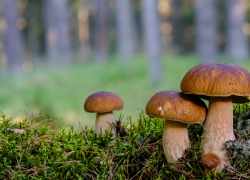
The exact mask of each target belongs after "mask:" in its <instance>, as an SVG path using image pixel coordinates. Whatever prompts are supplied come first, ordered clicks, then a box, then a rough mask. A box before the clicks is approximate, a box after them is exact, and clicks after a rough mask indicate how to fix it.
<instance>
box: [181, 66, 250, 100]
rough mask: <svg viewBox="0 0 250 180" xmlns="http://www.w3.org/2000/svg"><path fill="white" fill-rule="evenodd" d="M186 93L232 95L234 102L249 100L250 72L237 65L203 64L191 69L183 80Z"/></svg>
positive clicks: (183, 90)
mask: <svg viewBox="0 0 250 180" xmlns="http://www.w3.org/2000/svg"><path fill="white" fill-rule="evenodd" d="M181 90H182V92H183V93H185V94H196V95H200V96H203V97H204V98H206V99H209V97H230V98H232V101H233V102H236V103H237V102H238V103H243V102H247V101H249V99H248V97H249V96H250V73H249V72H248V71H247V70H245V69H243V68H241V67H239V66H236V65H228V64H201V65H198V66H195V67H193V68H192V69H191V70H189V71H188V72H187V73H186V75H185V76H184V78H183V79H182V82H181Z"/></svg>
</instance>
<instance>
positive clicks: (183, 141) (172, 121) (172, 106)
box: [146, 91, 206, 163]
mask: <svg viewBox="0 0 250 180" xmlns="http://www.w3.org/2000/svg"><path fill="white" fill-rule="evenodd" d="M146 113H147V114H148V115H149V116H150V117H158V118H162V119H165V129H164V132H163V137H162V141H163V149H164V154H165V157H166V159H167V161H168V162H170V163H175V162H176V161H177V160H178V159H180V158H181V157H183V155H184V153H185V151H186V150H187V149H188V148H189V147H190V140H189V137H188V129H187V124H194V123H202V122H203V121H204V120H205V117H206V105H205V103H204V102H203V101H202V100H200V99H199V98H198V97H196V96H193V95H184V94H181V93H178V92H175V91H161V92H158V93H156V94H155V95H153V96H152V97H151V99H150V100H149V101H148V103H147V105H146Z"/></svg>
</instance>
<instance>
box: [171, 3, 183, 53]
mask: <svg viewBox="0 0 250 180" xmlns="http://www.w3.org/2000/svg"><path fill="white" fill-rule="evenodd" d="M181 3H182V0H171V5H172V24H173V47H174V49H175V50H176V51H177V52H181V51H182V42H183V41H182V40H183V38H184V37H183V34H184V32H183V25H182V22H181V18H182V17H181V5H182V4H181Z"/></svg>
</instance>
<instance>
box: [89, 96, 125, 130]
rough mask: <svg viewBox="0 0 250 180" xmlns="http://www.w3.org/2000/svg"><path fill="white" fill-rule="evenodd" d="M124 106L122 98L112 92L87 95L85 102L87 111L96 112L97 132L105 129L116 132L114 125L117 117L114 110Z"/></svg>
mask: <svg viewBox="0 0 250 180" xmlns="http://www.w3.org/2000/svg"><path fill="white" fill-rule="evenodd" d="M122 108H123V101H122V99H121V98H120V97H119V96H118V95H116V94H114V93H112V92H104V91H100V92H96V93H93V94H91V95H90V96H88V97H87V99H86V100H85V103H84V109H85V111H86V112H91V113H96V123H95V129H96V133H97V134H103V133H105V131H112V132H113V133H114V128H113V125H114V123H115V122H116V119H115V117H114V115H113V111H115V110H120V109H122Z"/></svg>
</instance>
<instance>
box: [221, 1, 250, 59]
mask: <svg viewBox="0 0 250 180" xmlns="http://www.w3.org/2000/svg"><path fill="white" fill-rule="evenodd" d="M226 4H227V11H228V12H227V15H228V44H227V45H228V46H227V50H228V53H229V55H230V56H231V57H232V58H233V59H235V60H236V59H237V60H244V59H246V58H247V57H248V48H247V37H246V35H245V34H244V32H243V26H244V23H245V18H246V5H247V4H246V0H228V2H227V3H226Z"/></svg>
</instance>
